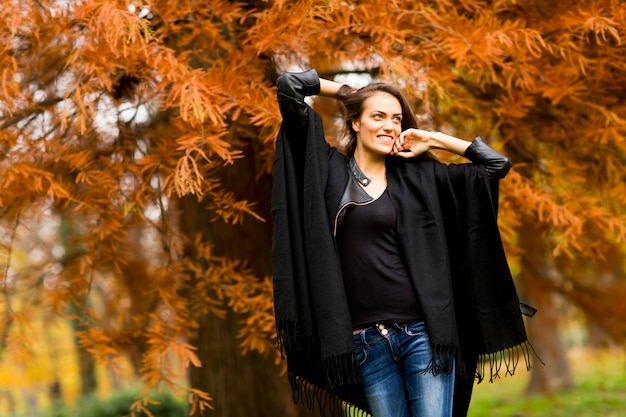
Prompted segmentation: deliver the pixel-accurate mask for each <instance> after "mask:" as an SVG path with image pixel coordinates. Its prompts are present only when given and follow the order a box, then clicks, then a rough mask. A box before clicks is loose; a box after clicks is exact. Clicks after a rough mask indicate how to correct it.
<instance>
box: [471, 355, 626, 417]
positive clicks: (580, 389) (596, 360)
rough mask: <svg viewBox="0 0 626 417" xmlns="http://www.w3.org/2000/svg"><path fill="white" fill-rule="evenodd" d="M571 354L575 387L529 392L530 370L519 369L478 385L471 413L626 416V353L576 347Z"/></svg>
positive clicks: (477, 416)
mask: <svg viewBox="0 0 626 417" xmlns="http://www.w3.org/2000/svg"><path fill="white" fill-rule="evenodd" d="M570 356H571V357H570V364H571V365H572V368H573V369H572V371H573V373H574V384H575V387H574V389H573V390H570V391H563V392H557V393H553V394H551V395H548V396H527V395H525V394H524V390H525V388H526V385H527V383H528V379H529V374H528V373H527V372H525V371H523V370H522V371H518V372H517V373H516V374H515V375H514V376H512V377H507V378H502V379H500V380H498V381H496V382H494V383H493V384H490V383H488V382H487V383H485V382H483V383H481V384H479V385H476V386H475V387H474V395H473V398H472V403H471V405H470V411H469V414H468V417H600V416H601V417H618V416H619V417H622V416H626V355H624V353H620V352H615V351H612V352H595V351H592V352H588V351H578V350H573V351H572V352H571V354H570ZM537 366H541V365H537ZM546 366H549V364H546ZM531 372H532V371H531Z"/></svg>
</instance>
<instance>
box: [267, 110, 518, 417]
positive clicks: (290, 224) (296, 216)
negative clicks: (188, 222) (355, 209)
mask: <svg viewBox="0 0 626 417" xmlns="http://www.w3.org/2000/svg"><path fill="white" fill-rule="evenodd" d="M308 111H309V115H308V125H307V126H306V127H305V126H300V127H299V128H297V129H294V128H293V127H288V126H286V125H285V124H283V126H282V128H281V130H280V133H279V135H278V139H277V143H276V156H275V165H274V188H273V194H272V198H273V202H272V213H273V222H274V224H273V227H274V235H273V249H272V256H273V280H274V301H275V314H276V326H277V333H278V342H279V346H280V348H281V349H282V351H283V353H284V354H285V356H286V359H287V367H288V373H289V378H290V382H291V383H292V388H293V392H294V399H295V400H296V401H301V402H303V403H304V404H305V405H307V406H309V407H311V408H313V407H314V406H315V404H319V406H320V407H321V408H322V410H323V411H325V412H326V413H328V414H330V415H341V408H342V407H344V406H346V403H348V404H350V405H351V406H356V407H358V408H360V409H361V410H367V405H366V403H365V401H364V398H363V396H362V392H361V388H360V386H359V377H358V364H357V363H356V361H355V351H354V343H353V337H352V326H351V321H350V315H349V311H348V306H347V302H346V295H345V291H344V287H343V280H342V277H341V266H340V260H339V257H338V253H337V250H336V246H335V241H334V237H333V221H334V218H335V216H336V213H337V208H338V206H337V202H338V201H339V198H340V197H341V193H342V191H343V189H344V188H345V186H346V183H347V176H348V175H350V174H349V171H348V168H347V166H346V159H345V157H343V155H341V154H340V153H339V152H338V151H337V150H335V149H334V148H330V147H329V146H328V144H327V143H326V142H325V140H324V132H323V127H322V121H321V118H320V116H319V115H318V114H317V113H315V112H314V111H313V109H311V108H308ZM477 141H478V142H477V143H476V146H486V145H484V143H482V142H481V141H480V139H477ZM472 146H474V145H472ZM470 148H471V146H470ZM469 152H470V150H469V149H468V153H469ZM466 156H468V155H467V153H466ZM468 157H469V156H468ZM470 159H471V158H470ZM387 176H388V189H389V193H390V195H391V197H392V200H393V201H394V205H395V207H396V211H397V215H398V235H399V244H400V246H401V250H402V251H403V252H404V253H405V254H406V261H407V267H408V269H409V271H410V272H411V273H412V279H413V280H414V283H415V285H416V287H417V288H419V290H418V296H419V297H420V303H421V304H422V307H423V309H424V316H425V322H426V326H427V329H428V332H429V338H430V340H431V344H432V348H433V352H434V358H433V364H434V363H435V360H434V359H436V357H437V356H438V355H440V354H447V353H448V352H452V353H453V354H454V355H455V356H456V357H457V359H459V362H458V365H457V369H459V370H460V371H461V372H465V373H467V374H473V373H474V371H475V370H476V369H477V367H476V362H477V360H478V358H480V359H482V360H483V361H484V362H486V363H488V364H490V365H491V367H490V369H491V375H492V376H493V375H494V373H497V372H498V370H499V369H501V366H502V365H504V367H503V368H502V369H505V370H506V371H507V372H508V373H512V372H513V371H514V368H515V364H516V363H517V356H516V355H515V352H514V351H515V350H521V351H522V352H523V354H524V358H525V359H526V365H527V367H528V366H529V365H528V360H527V359H528V357H527V356H528V355H527V349H526V342H527V338H526V333H525V330H524V324H523V320H522V318H521V315H520V309H519V301H518V297H517V294H516V291H515V287H514V285H513V280H512V277H511V274H510V271H509V267H508V264H507V261H506V257H505V253H504V250H503V247H502V242H501V239H500V234H499V231H498V226H497V221H496V220H497V219H496V217H497V200H498V184H497V179H490V178H489V176H488V175H487V172H486V170H485V168H484V167H482V166H480V165H477V164H459V165H444V164H441V163H439V162H436V161H434V160H431V159H427V158H414V159H402V158H396V157H388V159H387ZM413 271H420V276H419V277H418V276H415V274H413ZM425 271H426V272H428V271H432V275H429V274H428V273H427V274H424V272H425ZM429 276H431V277H437V279H434V278H431V279H429ZM442 276H443V277H444V279H441V278H440V277H442ZM478 369H479V371H481V370H483V369H484V367H481V366H479V367H478ZM430 371H431V372H438V371H441V370H438V369H436V367H434V366H433V367H432V368H431V369H430ZM481 375H482V372H481ZM480 378H482V376H480ZM457 381H459V382H458V383H459V387H458V388H457V391H456V392H457V394H458V395H459V396H462V397H463V398H460V399H456V398H455V406H456V404H459V405H458V406H456V409H457V411H456V412H455V415H464V414H465V412H466V410H467V405H468V404H469V395H470V393H471V384H472V383H473V378H463V377H460V378H457ZM461 384H464V386H461Z"/></svg>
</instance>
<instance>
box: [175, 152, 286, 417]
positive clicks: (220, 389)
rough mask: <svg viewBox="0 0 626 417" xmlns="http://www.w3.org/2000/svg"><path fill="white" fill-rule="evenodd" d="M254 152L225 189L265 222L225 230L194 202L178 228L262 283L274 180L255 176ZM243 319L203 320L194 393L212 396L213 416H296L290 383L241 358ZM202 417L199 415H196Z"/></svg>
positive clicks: (227, 175) (227, 171) (232, 170)
mask: <svg viewBox="0 0 626 417" xmlns="http://www.w3.org/2000/svg"><path fill="white" fill-rule="evenodd" d="M251 148H252V147H251V146H249V147H247V149H245V157H244V158H241V159H239V160H237V162H236V163H235V164H234V165H231V166H227V167H225V168H223V169H222V172H221V174H220V175H221V179H222V181H223V185H224V189H226V190H229V191H233V192H234V193H235V194H236V195H237V197H238V198H240V199H246V200H250V201H257V202H258V203H257V206H256V209H257V213H258V214H260V215H261V216H262V217H263V218H264V219H266V221H265V222H260V221H258V220H256V219H253V218H252V217H249V218H247V219H246V220H245V221H244V223H243V225H237V226H232V225H227V224H224V222H222V221H221V220H217V221H212V216H213V214H212V213H209V212H207V211H206V210H205V209H204V208H203V203H202V202H198V201H197V198H196V196H186V197H183V198H181V199H180V201H179V204H180V210H181V218H180V227H181V230H182V231H183V233H184V234H186V235H187V236H189V237H191V236H193V235H194V234H196V233H198V232H201V233H202V235H203V239H204V240H205V241H208V242H211V244H212V245H213V251H212V252H213V253H214V254H215V255H217V256H226V257H229V258H234V259H242V260H246V262H247V263H248V266H249V267H250V268H251V269H252V270H253V271H254V272H255V274H256V275H257V276H259V277H263V276H269V275H271V236H272V234H271V211H270V196H271V177H270V176H269V175H265V176H263V177H262V178H261V179H257V178H255V173H256V172H257V169H256V166H255V157H254V155H255V154H254V152H253V149H251ZM185 251H186V254H185V255H186V256H194V255H193V251H194V248H192V247H187V248H186V250H185ZM239 326H241V324H240V323H239V317H237V315H235V314H234V313H232V312H229V314H228V316H227V317H226V318H225V319H221V318H219V317H216V316H215V315H208V316H205V317H203V318H202V319H201V320H200V323H199V328H198V332H197V336H196V338H195V339H193V340H190V343H191V344H192V345H194V346H196V347H197V348H198V352H197V353H198V357H199V358H200V360H201V361H202V367H201V368H195V367H192V368H191V369H190V373H189V378H190V383H191V386H192V387H193V388H198V389H201V390H204V391H206V392H208V393H209V394H210V395H211V397H212V398H213V401H212V405H213V406H214V407H215V409H214V410H213V411H211V412H209V415H219V416H221V417H255V416H258V417H265V416H267V417H274V416H286V417H289V416H296V415H297V414H298V407H297V406H296V405H294V404H293V401H292V399H291V392H290V388H289V384H288V381H287V378H286V377H280V376H279V369H278V368H277V367H276V365H274V363H273V362H272V360H271V359H270V358H265V357H262V356H261V355H260V354H258V353H256V352H250V353H248V354H246V355H242V353H241V348H240V340H239V339H237V337H236V334H237V329H238V328H239ZM198 415H199V414H198Z"/></svg>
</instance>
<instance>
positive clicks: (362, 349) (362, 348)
mask: <svg viewBox="0 0 626 417" xmlns="http://www.w3.org/2000/svg"><path fill="white" fill-rule="evenodd" d="M354 342H355V344H356V360H357V362H358V364H359V365H363V364H364V363H365V362H366V361H367V356H368V353H369V350H370V345H368V344H367V342H364V341H363V340H362V339H361V335H357V336H355V338H354Z"/></svg>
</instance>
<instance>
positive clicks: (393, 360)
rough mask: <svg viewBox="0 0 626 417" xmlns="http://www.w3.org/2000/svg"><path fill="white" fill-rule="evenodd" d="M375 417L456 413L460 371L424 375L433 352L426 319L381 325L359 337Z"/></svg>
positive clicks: (447, 416) (358, 350) (367, 393)
mask: <svg viewBox="0 0 626 417" xmlns="http://www.w3.org/2000/svg"><path fill="white" fill-rule="evenodd" d="M354 342H355V343H356V355H357V360H358V361H359V370H360V373H361V380H362V384H363V389H364V392H365V397H366V398H367V402H368V405H369V406H370V409H371V412H372V416H373V417H450V416H452V403H453V394H454V369H453V370H452V372H450V373H439V374H437V375H436V376H435V375H433V374H432V373H431V372H427V373H424V372H423V371H424V370H425V369H426V368H427V366H428V364H429V362H430V360H431V359H432V353H431V348H430V343H429V341H428V334H427V333H426V326H425V325H424V323H423V322H417V323H410V324H403V325H399V324H385V325H382V324H379V325H376V326H372V327H369V328H367V329H364V330H361V331H360V332H358V333H356V334H355V335H354Z"/></svg>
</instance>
